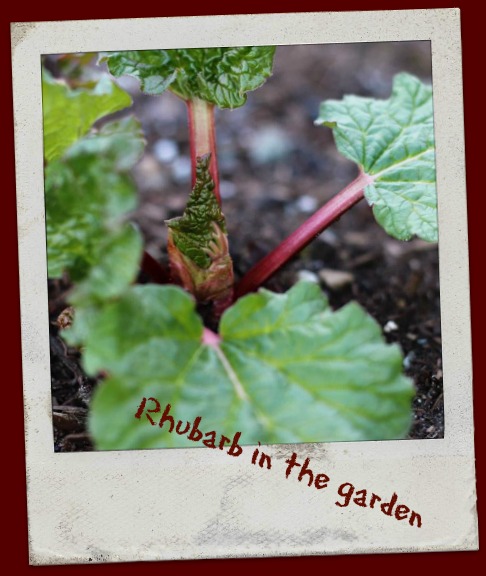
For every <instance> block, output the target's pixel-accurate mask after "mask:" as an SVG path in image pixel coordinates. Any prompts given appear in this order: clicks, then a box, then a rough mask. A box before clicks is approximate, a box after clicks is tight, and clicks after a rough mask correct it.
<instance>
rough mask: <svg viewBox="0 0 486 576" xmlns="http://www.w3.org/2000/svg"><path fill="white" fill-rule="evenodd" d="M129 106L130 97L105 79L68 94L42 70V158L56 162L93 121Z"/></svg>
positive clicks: (63, 86) (85, 131)
mask: <svg viewBox="0 0 486 576" xmlns="http://www.w3.org/2000/svg"><path fill="white" fill-rule="evenodd" d="M131 103H132V99H131V98H130V96H129V95H128V94H127V93H126V92H124V91H123V90H122V89H121V88H119V87H118V86H117V85H116V84H115V83H114V82H113V81H112V80H110V79H109V78H108V77H107V76H103V77H102V78H101V79H100V80H99V82H98V83H97V84H96V85H95V86H94V87H92V88H89V89H87V88H79V89H77V90H71V89H70V88H69V86H68V85H67V84H65V83H64V82H61V81H58V80H54V79H53V78H52V76H51V75H50V74H49V72H47V71H46V70H43V73H42V110H43V115H44V126H43V129H44V157H45V158H46V160H47V161H48V162H50V161H52V160H55V159H56V158H59V157H60V156H61V155H62V154H63V153H64V152H65V150H66V149H67V148H68V147H69V146H70V145H71V144H73V143H74V142H75V141H76V140H78V139H79V138H81V137H82V136H84V135H85V134H86V133H87V132H88V130H89V129H90V128H91V126H92V124H93V123H94V122H95V121H96V120H98V119H99V118H101V117H103V116H106V115H107V114H111V113H112V112H116V111H118V110H121V109H122V108H126V107H127V106H130V105H131Z"/></svg>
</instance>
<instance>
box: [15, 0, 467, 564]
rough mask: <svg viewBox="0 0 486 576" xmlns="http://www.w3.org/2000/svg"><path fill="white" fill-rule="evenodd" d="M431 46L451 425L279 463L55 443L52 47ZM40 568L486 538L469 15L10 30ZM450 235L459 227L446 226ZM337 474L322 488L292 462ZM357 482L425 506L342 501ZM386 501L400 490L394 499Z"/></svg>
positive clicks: (199, 19) (50, 25)
mask: <svg viewBox="0 0 486 576" xmlns="http://www.w3.org/2000/svg"><path fill="white" fill-rule="evenodd" d="M400 40H401V41H407V40H429V41H430V42H431V50H432V71H433V101H434V114H435V134H436V144H437V149H436V151H437V155H436V169H437V190H438V199H439V256H440V289H441V323H442V342H443V345H442V351H443V371H444V397H445V437H444V438H443V439H436V440H403V441H381V442H354V443H347V442H342V443H328V444H320V443H317V444H296V445H272V446H267V447H265V452H266V453H268V454H270V455H271V458H272V464H273V465H272V470H266V469H262V468H260V467H257V466H252V465H251V463H250V458H251V454H252V452H253V450H252V449H250V447H248V446H246V447H244V448H245V454H243V455H242V456H241V457H239V458H228V456H227V455H226V454H225V453H222V452H219V451H209V450H205V449H200V450H197V449H166V450H145V451H129V452H81V453H79V452H76V453H71V454H69V453H68V454H57V453H54V450H53V442H52V434H53V431H52V410H51V382H50V361H49V342H48V316H47V305H46V304H47V281H46V280H47V265H46V250H45V245H46V238H45V214H44V182H43V154H42V102H41V66H40V57H41V55H42V54H54V53H65V52H88V51H111V50H120V49H130V50H143V49H150V48H152V49H156V48H183V47H184V48H188V47H202V46H206V47H215V46H240V45H268V44H275V45H278V44H319V43H351V42H378V41H383V42H386V41H400ZM12 62H13V95H14V119H15V158H16V181H17V208H18V240H19V262H20V295H21V330H22V361H23V380H24V408H25V439H26V463H27V480H28V494H27V497H28V529H29V550H30V563H31V564H71V563H91V562H99V563H101V562H123V561H137V560H168V559H199V558H223V557H232V558H236V557H263V556H299V555H318V554H321V555H322V554H355V553H385V552H416V551H440V550H475V549H477V548H478V529H477V513H476V493H475V468H474V443H473V412H472V355H471V335H470V309H469V276H468V243H467V233H466V231H467V212H466V189H465V161H464V134H463V126H464V124H463V104H462V69H461V39H460V13H459V10H458V9H441V10H400V11H381V12H347V13H326V12H318V13H294V14H290V13H287V14H264V15H238V16H196V17H184V18H151V19H129V20H122V19H120V20H91V21H69V22H31V23H14V24H12ZM446 232H447V233H446ZM292 452H296V453H297V454H298V457H299V461H302V460H304V459H305V458H306V457H309V458H310V461H311V467H312V469H313V470H314V471H315V473H320V472H322V473H325V474H327V475H328V476H329V477H330V481H329V487H328V488H326V489H325V490H322V491H321V490H320V491H317V490H315V489H313V488H308V487H307V486H306V485H305V484H304V483H300V482H297V481H296V479H295V478H294V479H292V477H290V478H288V479H287V478H286V477H285V467H286V466H285V464H284V461H285V459H286V458H288V457H289V456H291V455H292ZM345 483H351V484H353V485H354V486H355V487H356V490H361V489H366V490H368V491H369V492H374V493H376V494H379V495H380V496H382V497H383V501H385V500H387V499H388V500H389V499H390V498H391V497H392V495H393V494H397V495H398V500H399V502H400V503H403V504H405V505H407V506H409V507H410V508H411V509H412V510H414V511H416V512H417V513H419V514H420V516H421V520H422V525H421V527H420V528H419V527H418V526H417V525H414V526H411V525H410V524H409V523H408V522H401V521H397V520H396V519H395V518H390V517H388V516H387V515H386V514H383V513H382V512H381V511H379V510H377V509H370V508H369V507H368V508H364V507H360V506H358V505H355V504H353V503H351V504H350V505H349V506H347V507H345V508H341V507H339V506H336V505H335V502H336V501H337V500H338V499H339V497H338V494H337V489H338V487H339V486H342V485H343V484H345ZM388 500H387V501H388Z"/></svg>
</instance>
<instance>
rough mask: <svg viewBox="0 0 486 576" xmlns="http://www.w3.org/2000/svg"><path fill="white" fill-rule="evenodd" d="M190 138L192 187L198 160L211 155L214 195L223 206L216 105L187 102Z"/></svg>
mask: <svg viewBox="0 0 486 576" xmlns="http://www.w3.org/2000/svg"><path fill="white" fill-rule="evenodd" d="M187 112H188V117H189V137H190V141H191V163H192V185H193V186H194V184H195V182H196V158H197V157H198V156H204V155H205V154H208V153H210V154H211V163H210V165H209V171H210V173H211V176H212V178H213V180H214V195H215V196H216V198H217V200H218V203H219V205H220V206H221V196H220V193H219V175H218V160H217V156H216V133H215V129H214V105H213V104H210V103H209V102H206V101H205V100H201V99H199V98H193V99H192V100H187Z"/></svg>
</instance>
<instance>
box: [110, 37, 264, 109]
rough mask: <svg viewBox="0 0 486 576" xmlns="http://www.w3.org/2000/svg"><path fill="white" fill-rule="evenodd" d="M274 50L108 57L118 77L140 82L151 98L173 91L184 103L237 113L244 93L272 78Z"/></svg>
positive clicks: (256, 48) (141, 53) (184, 51)
mask: <svg viewBox="0 0 486 576" xmlns="http://www.w3.org/2000/svg"><path fill="white" fill-rule="evenodd" d="M274 52H275V47H274V46H249V47H235V48H189V49H177V50H143V51H137V52H136V51H133V52H106V53H103V55H102V58H101V61H104V60H107V61H108V68H109V70H110V72H111V73H112V74H113V75H114V76H116V77H119V76H123V75H124V74H129V75H131V76H134V77H135V78H138V79H139V80H140V85H141V89H142V90H143V91H144V92H146V93H147V94H161V93H162V92H164V90H166V89H167V88H170V90H172V91H173V92H174V93H175V94H177V95H179V96H180V97H181V98H183V99H185V100H190V99H193V98H201V99H202V100H206V101H207V102H211V103H213V104H216V105H217V106H219V107H220V108H237V107H239V106H242V105H243V104H244V103H245V102H246V92H248V91H250V90H255V89H256V88H258V87H259V86H261V85H262V84H263V83H264V82H265V80H266V79H267V78H268V77H269V76H270V75H271V73H272V64H273V55H274Z"/></svg>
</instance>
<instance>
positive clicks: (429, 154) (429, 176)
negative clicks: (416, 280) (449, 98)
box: [316, 74, 438, 242]
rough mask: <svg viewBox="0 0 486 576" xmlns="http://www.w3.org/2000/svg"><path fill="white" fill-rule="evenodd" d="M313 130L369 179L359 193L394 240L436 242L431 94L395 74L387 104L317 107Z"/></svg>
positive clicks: (352, 99)
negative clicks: (328, 132)
mask: <svg viewBox="0 0 486 576" xmlns="http://www.w3.org/2000/svg"><path fill="white" fill-rule="evenodd" d="M316 123H317V124H324V125H326V126H329V127H330V128H332V129H333V132H334V138H335V140H336V145H337V147H338V149H339V151H340V152H341V153H342V154H343V155H344V156H346V158H349V159H350V160H353V161H354V162H356V163H357V164H358V165H359V166H360V168H361V170H363V171H364V172H365V173H366V174H368V175H369V176H371V177H372V178H373V182H372V183H371V184H369V185H368V186H366V188H365V190H364V193H365V197H366V199H367V200H368V203H369V204H370V205H372V206H373V213H374V215H375V217H376V219H377V221H378V222H379V224H381V225H382V226H383V228H384V229H385V230H386V231H387V232H388V233H389V234H391V235H392V236H394V237H395V238H398V239H400V240H408V239H410V238H411V237H412V236H413V235H414V234H416V235H417V236H419V237H420V238H422V239H424V240H427V241H430V242H436V241H437V239H438V231H437V193H436V186H435V146H434V123H433V109H432V88H431V87H430V86H427V85H425V84H423V83H422V82H421V81H420V80H419V79H418V78H415V77H414V76H411V75H409V74H398V75H397V76H396V77H395V80H394V84H393V91H392V95H391V97H390V99H389V100H375V99H373V98H362V97H358V96H345V97H344V98H343V100H341V101H335V100H328V101H326V102H323V103H322V105H321V109H320V114H319V118H318V119H317V121H316Z"/></svg>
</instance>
